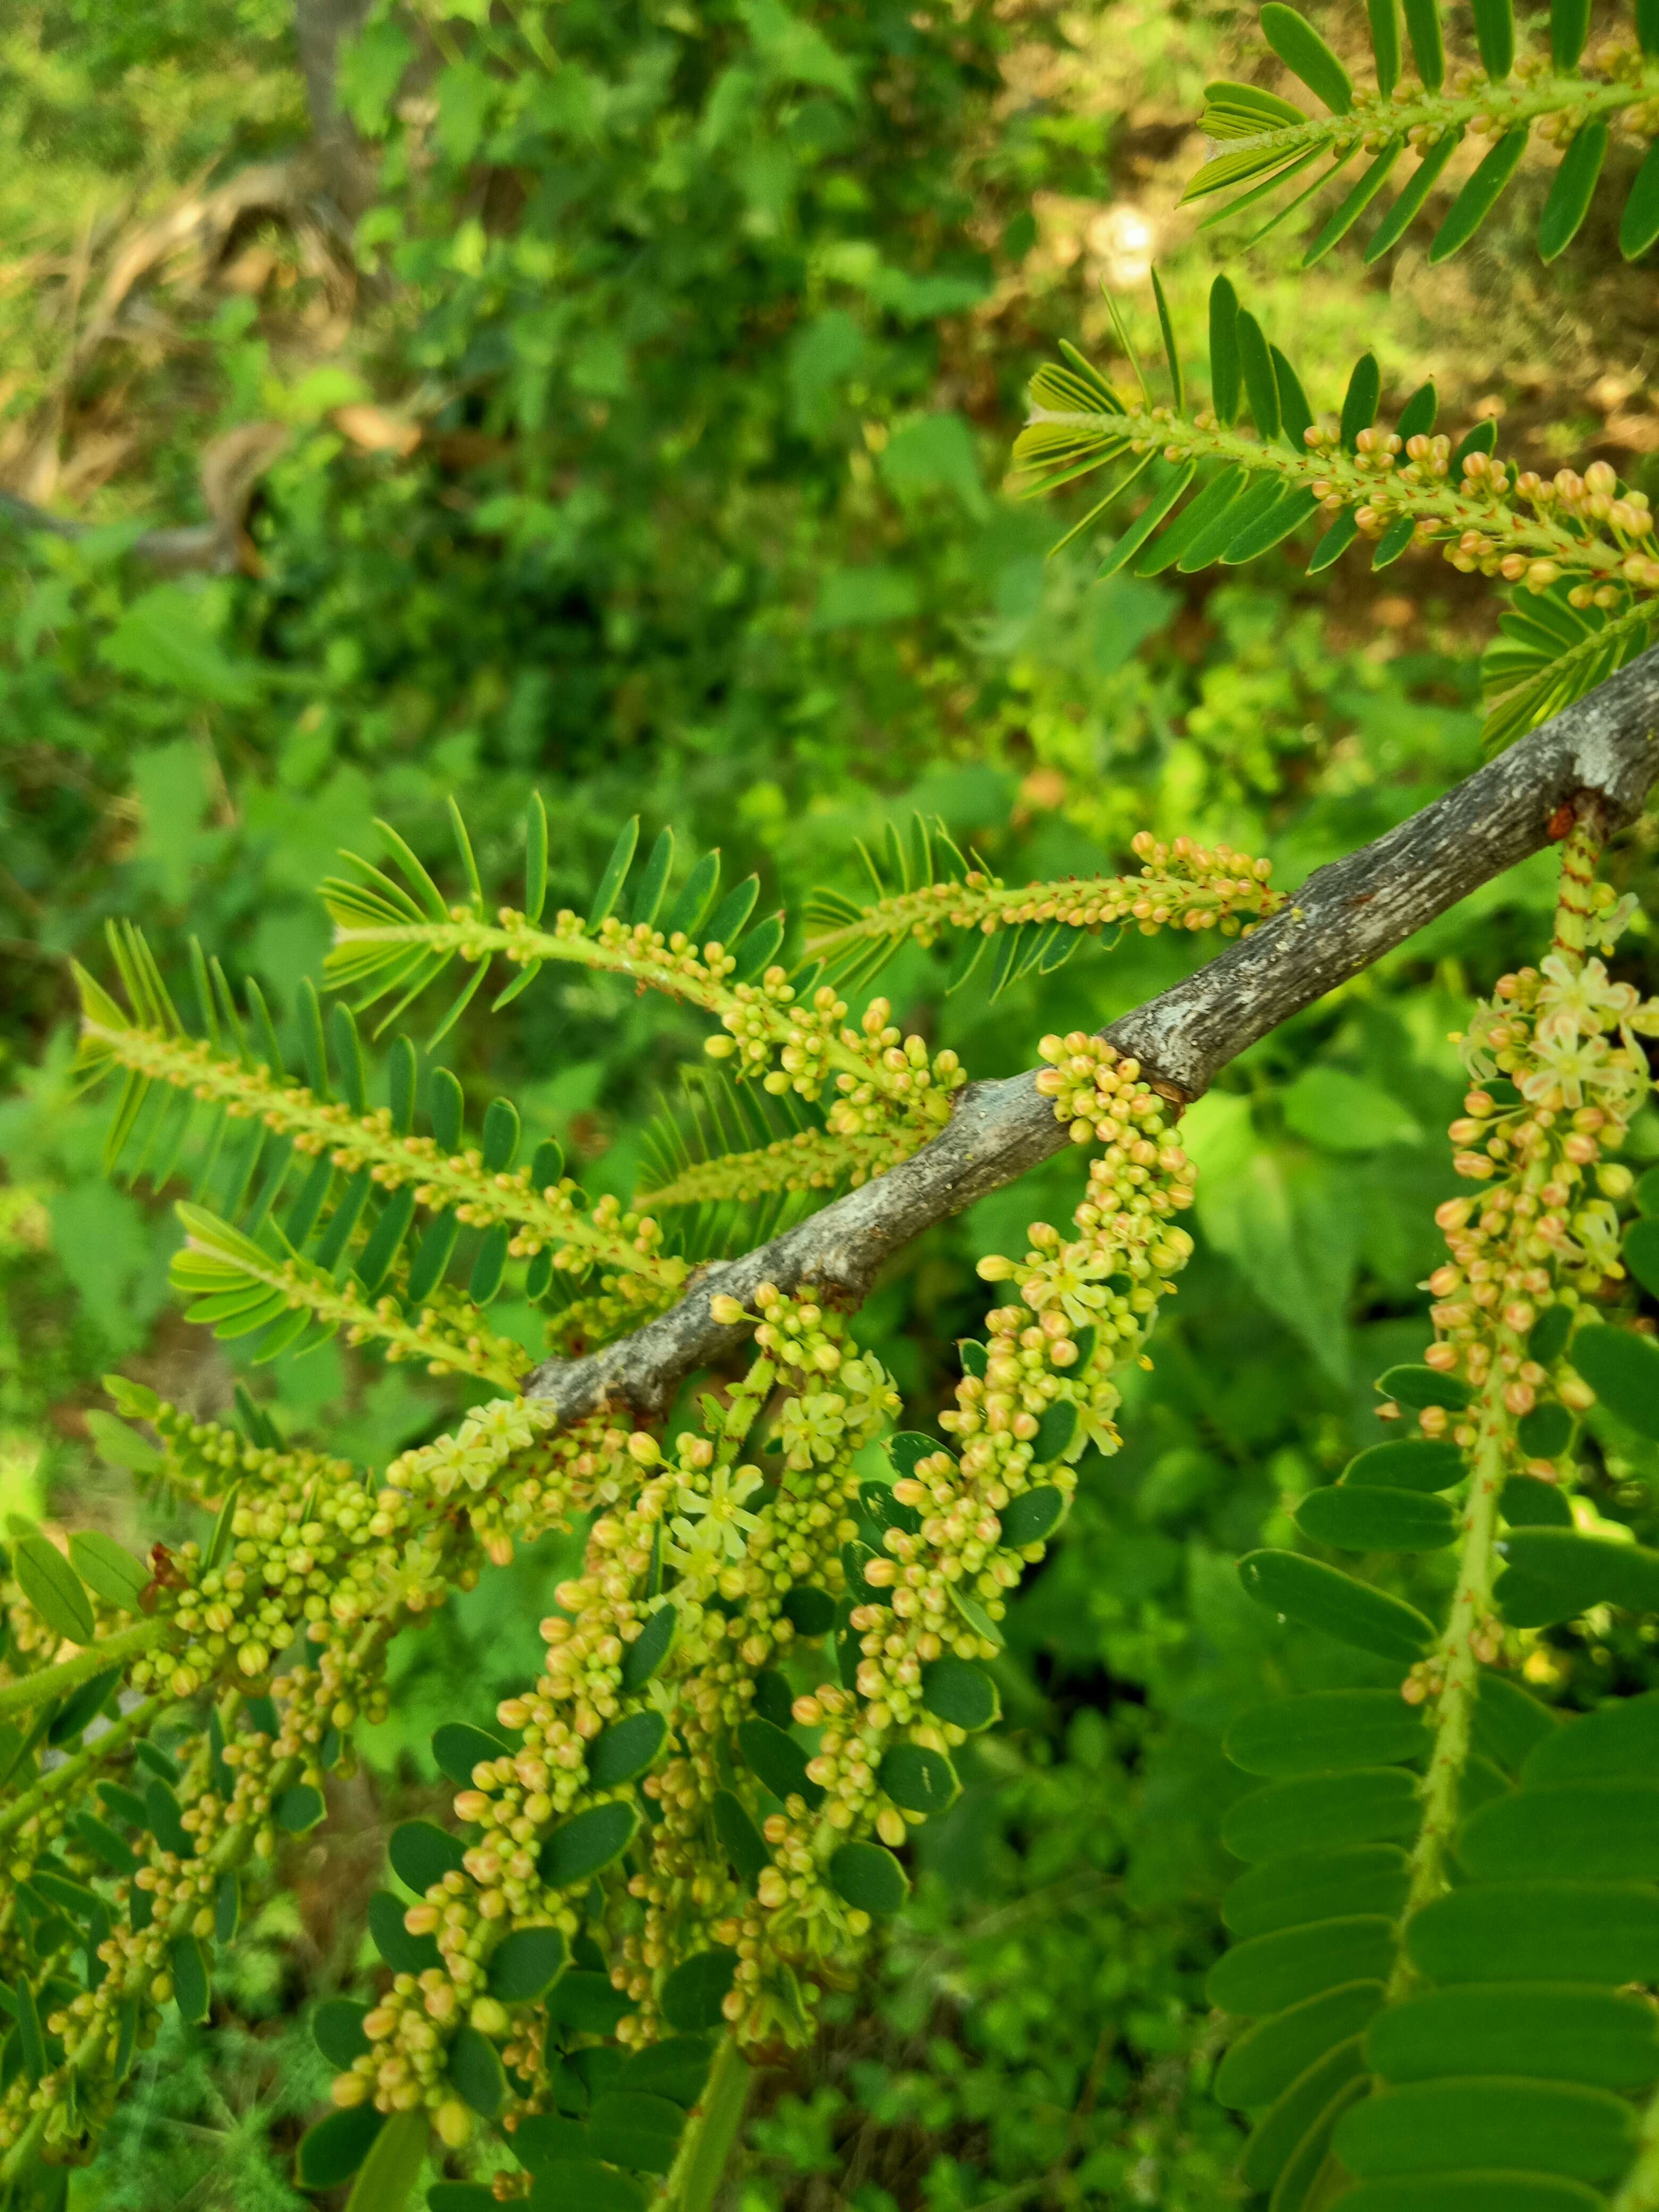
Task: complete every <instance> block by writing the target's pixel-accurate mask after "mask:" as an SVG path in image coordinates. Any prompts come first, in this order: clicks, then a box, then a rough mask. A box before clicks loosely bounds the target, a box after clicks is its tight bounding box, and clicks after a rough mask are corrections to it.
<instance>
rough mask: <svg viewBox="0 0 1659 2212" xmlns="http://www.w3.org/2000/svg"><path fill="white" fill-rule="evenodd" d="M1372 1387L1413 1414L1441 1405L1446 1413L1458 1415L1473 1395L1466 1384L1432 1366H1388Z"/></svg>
mask: <svg viewBox="0 0 1659 2212" xmlns="http://www.w3.org/2000/svg"><path fill="white" fill-rule="evenodd" d="M1376 1388H1377V1389H1378V1390H1379V1391H1380V1392H1381V1393H1382V1395H1383V1397H1385V1398H1392V1399H1393V1400H1394V1401H1395V1403H1396V1404H1397V1405H1401V1406H1409V1407H1412V1408H1413V1411H1414V1412H1421V1410H1422V1409H1423V1407H1425V1406H1443V1407H1445V1408H1446V1410H1447V1411H1448V1412H1449V1413H1462V1410H1463V1408H1464V1407H1465V1406H1467V1405H1468V1403H1469V1401H1470V1400H1471V1399H1472V1398H1473V1397H1474V1391H1473V1390H1472V1389H1470V1387H1469V1385H1468V1383H1463V1382H1460V1381H1459V1380H1458V1378H1457V1377H1456V1376H1455V1375H1442V1374H1441V1373H1440V1372H1439V1370H1437V1369H1436V1368H1433V1367H1409V1366H1407V1367H1390V1368H1389V1370H1388V1372H1387V1374H1386V1375H1379V1376H1378V1377H1377V1379H1376Z"/></svg>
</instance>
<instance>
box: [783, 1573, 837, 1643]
mask: <svg viewBox="0 0 1659 2212" xmlns="http://www.w3.org/2000/svg"><path fill="white" fill-rule="evenodd" d="M782 1611H783V1614H784V1617H785V1619H786V1620H788V1622H789V1623H790V1625H791V1626H793V1629H794V1631H795V1633H796V1634H797V1635H798V1636H812V1637H817V1636H827V1635H828V1634H829V1630H830V1628H831V1627H832V1626H834V1623H835V1618H836V1601H835V1600H834V1598H832V1597H831V1596H830V1595H829V1591H828V1590H823V1589H817V1588H815V1586H814V1585H813V1584H812V1583H796V1585H795V1587H794V1589H792V1590H786V1591H785V1593H784V1598H783V1606H782Z"/></svg>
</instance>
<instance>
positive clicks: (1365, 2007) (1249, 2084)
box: [1215, 1982, 1383, 2111]
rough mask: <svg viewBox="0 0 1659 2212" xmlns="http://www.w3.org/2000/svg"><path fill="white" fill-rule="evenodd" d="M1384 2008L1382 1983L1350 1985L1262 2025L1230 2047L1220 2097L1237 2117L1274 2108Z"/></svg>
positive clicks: (1218, 2078) (1217, 2090)
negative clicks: (1306, 2070)
mask: <svg viewBox="0 0 1659 2212" xmlns="http://www.w3.org/2000/svg"><path fill="white" fill-rule="evenodd" d="M1382 2002H1383V1984H1382V1983H1381V1982H1348V1983H1346V1984H1342V1985H1340V1986H1339V1987H1334V1988H1331V1989H1327V1990H1320V1992H1319V1993H1318V1995H1317V1996H1310V1997H1304V1999H1303V2000H1302V2002H1300V2003H1299V2004H1293V2005H1291V2006H1290V2007H1289V2008H1287V2009H1286V2010H1285V2011H1284V2012H1280V2013H1276V2014H1275V2015H1273V2017H1272V2018H1271V2019H1270V2020H1263V2021H1258V2022H1257V2023H1256V2025H1255V2027H1251V2028H1247V2029H1246V2030H1245V2032H1244V2033H1243V2035H1241V2036H1239V2037H1238V2038H1237V2040H1236V2041H1234V2042H1233V2043H1231V2044H1230V2045H1229V2046H1228V2049H1227V2055H1226V2057H1225V2058H1224V2059H1223V2060H1222V2062H1221V2064H1220V2067H1219V2068H1218V2070H1217V2073H1216V2077H1215V2093H1216V2095H1217V2096H1218V2098H1219V2099H1220V2100H1221V2101H1222V2103H1223V2104H1224V2105H1231V2106H1235V2107H1236V2108H1237V2110H1239V2111H1246V2110H1249V2109H1252V2108H1254V2107H1255V2106H1261V2105H1270V2104H1272V2102H1273V2099H1274V2098H1275V2097H1277V2096H1279V2094H1280V2093H1282V2092H1283V2091H1284V2090H1285V2089H1288V2088H1289V2087H1290V2086H1291V2082H1292V2081H1295V2080H1296V2078H1297V2075H1298V2074H1300V2073H1301V2072H1302V2071H1303V2070H1304V2068H1306V2067H1309V2066H1311V2065H1312V2064H1313V2063H1315V2061H1316V2059H1319V2058H1322V2057H1324V2055H1325V2053H1326V2052H1327V2051H1329V2050H1330V2049H1331V2047H1332V2046H1333V2045H1335V2044H1339V2043H1345V2042H1346V2041H1347V2040H1348V2039H1350V2038H1351V2037H1353V2036H1357V2035H1358V2033H1359V2032H1360V2030H1361V2029H1362V2028H1363V2027H1365V2025H1366V2023H1367V2022H1368V2021H1370V2020H1371V2019H1372V2018H1374V2016H1375V2015H1376V2009H1377V2008H1378V2006H1379V2005H1380V2004H1381V2003H1382ZM1334 2086H1335V2085H1334V2084H1333V2087H1334Z"/></svg>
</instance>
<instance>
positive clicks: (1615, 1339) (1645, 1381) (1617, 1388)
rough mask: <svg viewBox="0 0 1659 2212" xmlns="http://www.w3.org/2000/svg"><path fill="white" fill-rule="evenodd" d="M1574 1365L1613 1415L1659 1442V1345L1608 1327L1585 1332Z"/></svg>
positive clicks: (1576, 1347)
mask: <svg viewBox="0 0 1659 2212" xmlns="http://www.w3.org/2000/svg"><path fill="white" fill-rule="evenodd" d="M1572 1364H1573V1365H1574V1366H1575V1367H1576V1368H1577V1370H1578V1372H1579V1373H1580V1374H1581V1375H1582V1376H1583V1378H1584V1380H1585V1382H1586V1383H1589V1386H1590V1388H1591V1389H1592V1390H1594V1391H1595V1395H1596V1396H1597V1397H1598V1398H1599V1399H1600V1400H1601V1402H1602V1404H1603V1405H1605V1406H1606V1407H1607V1410H1608V1412H1609V1413H1616V1414H1617V1415H1618V1417H1619V1419H1620V1420H1621V1421H1623V1422H1625V1423H1626V1425H1628V1426H1629V1427H1631V1428H1632V1429H1634V1430H1635V1431H1636V1432H1637V1434H1638V1436H1644V1437H1651V1438H1653V1439H1655V1440H1656V1441H1659V1344H1655V1343H1654V1342H1653V1340H1652V1339H1651V1338H1650V1337H1645V1336H1637V1335H1635V1334H1633V1333H1632V1331H1631V1330H1629V1329H1624V1328H1607V1326H1606V1325H1605V1324H1603V1325H1600V1326H1596V1327H1592V1328H1581V1329H1580V1330H1579V1332H1578V1334H1577V1336H1576V1337H1575V1338H1574V1339H1573V1340H1572Z"/></svg>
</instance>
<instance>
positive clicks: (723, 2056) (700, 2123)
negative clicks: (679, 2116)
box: [663, 2035, 753, 2212]
mask: <svg viewBox="0 0 1659 2212" xmlns="http://www.w3.org/2000/svg"><path fill="white" fill-rule="evenodd" d="M752 2078H753V2075H752V2071H751V2069H750V2064H749V2061H748V2060H747V2059H746V2058H745V2057H744V2055H743V2053H742V2051H739V2050H738V2042H737V2038H736V2037H735V2036H733V2035H727V2036H725V2037H723V2038H722V2039H721V2041H720V2049H719V2050H718V2051H716V2052H715V2054H714V2067H713V2069H711V2071H710V2073H709V2076H708V2087H707V2088H705V2089H704V2091H703V2093H702V2108H701V2110H700V2111H699V2112H698V2113H697V2115H696V2118H694V2119H693V2120H692V2122H691V2124H690V2126H689V2127H688V2128H687V2130H686V2131H685V2140H684V2142H683V2143H682V2144H681V2146H680V2154H679V2156H678V2158H677V2159H676V2160H675V2161H674V2170H673V2172H671V2174H670V2175H669V2177H668V2181H667V2185H666V2189H665V2195H664V2198H663V2207H664V2212H709V2208H710V2207H711V2206H712V2204H713V2203H714V2193H715V2191H717V2190H718V2189H719V2187H720V2181H721V2179H722V2177H723V2176H724V2174H725V2172H726V2162H727V2160H729V2159H730V2157H731V2155H732V2144H733V2142H735V2141H736V2140H737V2136H738V2129H739V2128H740V2127H741V2126H742V2124H743V2108H744V2105H745V2104H746V2103H747V2102H748V2099H749V2084H750V2081H751V2079H752Z"/></svg>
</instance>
